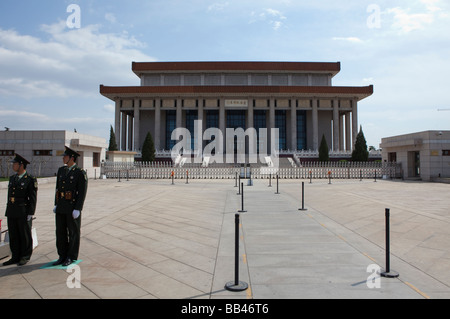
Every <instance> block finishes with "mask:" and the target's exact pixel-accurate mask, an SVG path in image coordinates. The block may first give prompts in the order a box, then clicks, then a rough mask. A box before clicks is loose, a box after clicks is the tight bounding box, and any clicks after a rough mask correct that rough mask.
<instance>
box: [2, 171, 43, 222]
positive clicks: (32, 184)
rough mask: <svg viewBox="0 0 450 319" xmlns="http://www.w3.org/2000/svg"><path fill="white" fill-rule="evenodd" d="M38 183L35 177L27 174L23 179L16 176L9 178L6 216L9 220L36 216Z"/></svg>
mask: <svg viewBox="0 0 450 319" xmlns="http://www.w3.org/2000/svg"><path fill="white" fill-rule="evenodd" d="M37 190H38V183H37V180H36V178H35V177H33V176H32V175H29V174H28V173H25V175H24V176H23V177H22V178H19V175H17V174H15V175H13V176H11V177H10V178H9V185H8V204H7V205H6V214H5V215H6V216H7V217H8V218H23V217H26V216H28V215H34V212H35V211H36V201H37Z"/></svg>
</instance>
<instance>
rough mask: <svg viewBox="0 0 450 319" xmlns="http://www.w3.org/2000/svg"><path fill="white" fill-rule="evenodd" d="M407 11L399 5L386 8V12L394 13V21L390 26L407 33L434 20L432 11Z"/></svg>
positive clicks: (421, 27)
mask: <svg viewBox="0 0 450 319" xmlns="http://www.w3.org/2000/svg"><path fill="white" fill-rule="evenodd" d="M409 11H410V10H404V9H402V8H400V7H395V8H391V9H388V10H387V13H391V14H393V15H394V20H395V21H394V23H393V24H392V26H393V27H394V28H396V29H399V30H400V31H401V32H403V33H408V32H411V31H413V30H419V29H423V28H424V27H425V25H427V24H431V23H432V22H433V21H434V14H433V13H432V12H427V13H411V14H410V13H409Z"/></svg>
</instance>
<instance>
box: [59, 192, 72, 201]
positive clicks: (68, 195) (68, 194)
mask: <svg viewBox="0 0 450 319" xmlns="http://www.w3.org/2000/svg"><path fill="white" fill-rule="evenodd" d="M73 195H74V194H73V192H72V191H65V192H58V199H65V200H72V199H73Z"/></svg>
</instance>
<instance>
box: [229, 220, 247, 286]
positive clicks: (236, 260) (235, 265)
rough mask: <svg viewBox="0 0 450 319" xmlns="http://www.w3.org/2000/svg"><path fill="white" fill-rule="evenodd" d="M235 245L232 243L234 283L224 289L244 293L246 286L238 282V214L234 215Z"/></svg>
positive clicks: (244, 283)
mask: <svg viewBox="0 0 450 319" xmlns="http://www.w3.org/2000/svg"><path fill="white" fill-rule="evenodd" d="M234 220H235V237H234V240H235V243H234V250H235V252H234V254H235V256H234V281H230V282H227V283H226V284H225V289H227V290H230V291H244V290H247V289H248V284H247V283H246V282H243V281H239V214H236V215H235V219H234Z"/></svg>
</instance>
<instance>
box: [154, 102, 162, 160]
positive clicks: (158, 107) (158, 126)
mask: <svg viewBox="0 0 450 319" xmlns="http://www.w3.org/2000/svg"><path fill="white" fill-rule="evenodd" d="M153 138H154V140H155V142H154V143H155V150H157V151H160V150H161V99H155V134H154V135H153Z"/></svg>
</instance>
